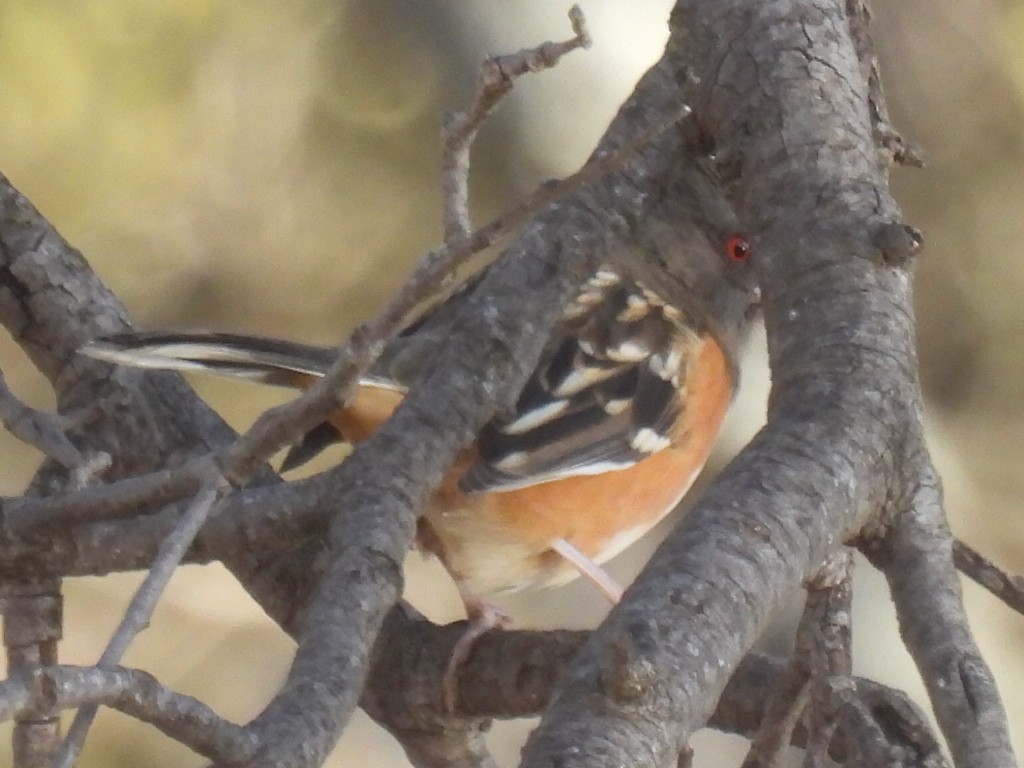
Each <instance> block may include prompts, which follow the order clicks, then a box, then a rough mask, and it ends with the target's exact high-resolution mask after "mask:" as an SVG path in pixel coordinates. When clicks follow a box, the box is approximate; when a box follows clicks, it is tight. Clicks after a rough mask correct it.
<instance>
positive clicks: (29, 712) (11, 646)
mask: <svg viewBox="0 0 1024 768" xmlns="http://www.w3.org/2000/svg"><path fill="white" fill-rule="evenodd" d="M0 586H2V592H0V610H2V613H3V630H4V632H3V639H4V650H5V651H6V654H7V674H8V676H9V677H19V676H21V677H24V676H29V675H32V674H34V673H35V672H36V671H37V670H39V669H40V668H41V667H45V666H47V665H50V664H55V663H56V662H57V648H58V642H59V640H60V638H61V633H62V631H63V607H64V602H63V598H62V596H61V594H60V582H59V581H57V580H55V579H29V578H22V579H19V580H18V581H17V582H4V583H3V584H2V585H0ZM0 703H2V699H0ZM59 743H60V718H59V717H58V716H57V715H56V714H54V713H52V712H48V711H40V710H38V709H31V708H30V709H23V710H21V711H19V712H17V713H16V714H15V717H14V733H13V753H14V754H13V757H14V761H13V762H14V767H15V768H35V766H42V765H48V764H49V762H50V758H51V757H52V756H53V754H54V752H55V750H56V748H57V745H58V744H59Z"/></svg>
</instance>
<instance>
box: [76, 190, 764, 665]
mask: <svg viewBox="0 0 1024 768" xmlns="http://www.w3.org/2000/svg"><path fill="white" fill-rule="evenodd" d="M668 215H669V214H668V213H665V216H664V217H663V219H662V220H661V221H660V222H659V221H652V222H650V224H651V226H650V231H651V232H653V234H651V235H650V243H651V245H650V248H649V249H648V251H649V254H648V255H649V259H648V263H649V264H653V267H652V268H651V269H647V270H646V271H645V270H644V269H638V270H629V269H623V268H622V266H621V265H620V264H618V263H608V264H601V265H600V266H599V267H598V268H597V269H596V270H595V271H594V272H593V273H592V274H591V276H590V277H589V279H587V280H586V281H585V282H584V283H583V284H582V286H581V287H580V289H579V290H578V292H577V293H576V294H575V296H574V297H573V298H572V299H571V300H570V301H569V302H568V304H567V305H566V306H565V307H564V308H563V310H562V313H561V317H560V319H559V320H558V322H557V323H556V325H555V327H554V328H553V330H552V332H551V334H550V338H549V339H548V341H547V343H546V345H545V347H544V351H543V353H542V355H541V357H540V360H539V362H538V364H537V366H536V368H535V370H534V371H533V372H532V374H531V375H530V377H529V379H528V380H527V382H526V384H525V386H524V387H523V389H522V391H521V393H520V394H519V396H518V399H517V401H516V403H515V406H514V408H512V409H511V411H510V412H502V413H498V414H496V415H495V416H494V418H493V419H492V420H491V421H490V422H489V423H487V424H486V425H485V426H484V428H483V429H482V430H481V431H480V433H479V434H478V436H477V438H476V440H475V443H474V444H473V445H472V446H471V447H470V448H469V449H468V450H466V451H465V452H464V453H463V454H462V455H461V456H460V457H459V459H458V460H457V461H456V463H455V465H454V467H453V468H452V469H451V471H450V472H449V474H448V475H447V477H446V478H445V480H444V481H443V483H442V485H441V487H440V488H439V489H438V490H437V492H436V493H435V495H434V497H433V498H432V500H431V501H430V502H429V503H428V504H427V506H426V508H425V509H424V510H422V513H421V517H420V520H419V524H418V528H417V536H416V539H417V544H418V546H419V547H420V548H422V549H423V550H425V551H426V552H428V553H430V554H432V555H434V556H436V557H437V558H438V559H440V561H441V563H442V564H443V565H444V566H445V568H446V569H447V571H448V572H449V573H450V574H451V575H452V577H453V579H454V581H455V583H456V586H457V587H458V590H459V593H460V595H461V597H462V600H463V602H464V604H465V606H466V611H467V615H468V616H469V619H470V629H469V630H467V633H466V635H465V637H464V638H463V640H461V641H460V645H459V646H458V647H457V650H456V651H455V652H454V653H453V661H452V664H451V665H450V666H451V667H457V666H458V663H460V662H461V661H462V660H463V659H464V658H465V656H466V655H467V654H468V652H469V649H470V648H471V646H472V643H473V642H475V639H476V638H477V637H479V636H480V635H481V634H482V633H483V632H486V631H488V630H489V629H491V628H493V627H495V626H500V625H503V624H504V623H506V622H507V617H506V616H505V614H504V613H503V612H502V611H501V609H499V608H497V607H496V606H494V605H493V604H492V603H491V602H490V596H492V595H496V594H501V593H507V592H515V591H520V590H525V589H534V588H542V587H549V586H555V585H559V584H564V583H566V582H569V581H571V580H573V579H574V578H576V577H577V576H582V577H584V578H585V579H587V580H589V581H590V582H592V583H593V584H594V585H595V586H596V588H597V589H598V590H599V591H600V592H601V593H602V594H603V595H604V596H605V597H606V598H608V600H609V601H610V602H612V603H616V602H618V600H619V599H620V598H621V596H622V588H621V587H620V586H619V585H618V584H617V583H616V582H615V581H614V580H613V579H612V578H611V577H610V576H609V575H608V574H607V573H606V572H605V570H604V569H603V568H602V567H601V566H602V564H603V563H605V562H607V561H608V560H609V559H611V558H612V557H614V556H615V555H617V554H618V553H620V552H621V551H622V550H624V549H625V548H626V547H628V546H629V545H630V544H632V543H633V542H635V541H636V540H637V539H639V538H640V537H641V536H642V535H643V534H645V533H646V532H648V531H649V530H650V529H651V528H653V527H654V526H655V525H656V524H657V523H658V522H659V521H661V520H662V519H663V518H664V517H665V516H666V515H667V514H668V513H669V512H671V511H672V510H673V509H674V508H675V507H676V506H677V505H678V503H679V502H680V501H681V499H682V498H683V496H684V495H685V494H686V492H687V491H688V490H689V489H690V487H691V485H692V484H693V482H694V480H695V478H696V477H697V475H698V474H699V473H700V471H701V469H702V468H703V467H704V464H705V462H706V461H707V458H708V456H709V454H710V452H711V449H712V446H713V445H714V442H715V439H716V437H717V435H718V432H719V429H720V426H721V424H722V421H723V419H724V417H725V414H726V411H727V410H728V407H729V404H730V402H731V401H732V399H733V396H734V393H735V391H736V387H737V383H738V378H739V362H738V356H739V351H740V348H741V345H742V342H743V339H744V337H745V336H746V334H747V330H748V329H749V327H750V325H751V324H752V322H753V319H754V316H755V313H756V311H757V308H758V305H759V298H760V293H759V289H758V287H757V284H756V278H755V270H754V269H753V268H752V264H751V259H750V258H749V256H750V246H749V245H748V243H747V241H746V239H745V238H744V237H743V236H742V235H741V234H739V233H738V232H737V229H736V227H737V225H736V221H735V217H734V215H733V214H732V213H731V209H728V210H726V209H724V208H723V207H722V206H721V205H717V204H713V203H712V202H708V200H707V199H702V200H700V201H699V205H696V206H695V209H694V212H691V214H690V217H689V219H688V220H687V219H685V218H684V223H683V224H682V225H680V224H679V223H678V221H676V222H675V223H673V225H672V227H669V226H668V225H667V224H666V223H665V222H667V221H668ZM677 218H678V217H677ZM478 283H479V280H478V279H476V280H473V279H471V280H470V281H469V282H468V283H466V285H464V286H463V287H462V289H461V290H459V291H457V292H456V293H455V294H454V295H453V296H450V297H448V298H447V299H446V300H442V301H441V302H439V303H438V304H437V305H436V306H434V307H432V308H430V309H428V310H427V311H426V312H425V314H424V315H423V316H422V317H420V318H419V319H417V320H415V321H414V322H413V323H412V324H411V325H410V326H409V327H407V328H406V329H405V330H404V331H403V332H402V333H400V334H399V335H398V336H397V337H396V338H395V339H394V340H393V341H392V342H391V343H390V344H389V345H388V347H387V348H386V349H385V351H384V354H383V355H382V356H381V358H380V360H378V362H377V364H375V365H374V366H373V367H372V368H371V370H370V372H369V373H368V374H367V375H366V376H365V377H364V378H363V379H362V380H361V382H360V386H359V387H358V388H357V391H356V392H355V394H354V395H353V397H352V398H351V399H350V401H349V402H347V403H346V404H345V405H344V406H343V407H342V408H341V409H339V410H338V411H337V412H336V413H334V414H333V415H332V416H330V418H329V419H328V420H327V421H325V422H324V423H322V424H320V425H319V426H317V427H315V428H314V429H313V430H311V431H310V432H309V433H307V434H306V435H305V437H303V438H302V439H301V440H300V442H298V443H297V444H296V445H295V446H293V447H292V448H291V450H290V452H289V453H288V455H287V456H286V458H285V460H284V463H283V465H282V471H287V470H290V469H293V468H295V467H296V466H298V465H300V464H302V463H304V462H306V461H308V460H309V459H311V458H312V457H313V456H315V455H316V454H317V453H319V452H320V451H321V450H323V449H324V448H325V447H327V446H328V445H330V444H331V443H332V442H337V441H339V440H340V441H345V442H348V443H352V444H356V443H359V442H361V441H363V440H365V439H367V438H368V437H369V436H370V435H372V434H373V432H374V431H375V430H376V429H377V427H378V426H379V425H380V424H382V423H383V422H384V420H386V419H387V417H388V416H389V415H390V414H391V412H392V411H393V410H394V408H395V407H396V406H397V405H398V403H399V402H400V401H401V399H402V397H403V396H404V395H405V393H406V392H407V391H408V388H409V387H410V386H411V385H412V384H413V383H414V379H415V378H416V376H417V374H418V372H419V370H420V369H421V368H422V366H423V363H422V362H421V361H422V360H423V359H429V358H431V357H432V355H431V354H430V351H431V347H432V345H434V344H436V343H439V338H440V337H443V336H444V332H443V322H442V323H441V326H440V327H441V328H442V332H441V333H435V334H434V336H433V337H432V336H431V331H430V325H431V322H432V321H435V320H436V319H437V318H438V317H442V318H443V317H444V315H445V313H446V312H447V311H448V310H449V308H450V307H451V306H452V304H453V303H454V302H455V301H457V300H458V299H459V298H460V297H465V296H466V295H467V294H468V293H470V292H471V291H472V290H473V289H474V288H475V287H476V285H477V284H478ZM424 339H427V340H428V343H426V344H424V343H423V340H424ZM422 347H426V348H427V353H426V354H422V349H421V348H422ZM410 350H414V351H415V353H411V352H410ZM81 351H82V352H83V353H84V354H86V355H88V356H90V357H93V358H98V359H101V360H105V361H107V362H112V363H117V364H121V365H126V366H133V367H137V368H151V369H152V368H156V369H173V370H179V371H198V372H203V373H210V374H216V375H219V376H226V377H229V378H235V379H242V380H248V381H254V382H257V383H261V384H271V385H279V386H288V387H296V388H300V389H301V388H304V387H308V386H309V385H310V384H311V383H312V382H313V381H315V380H316V379H317V378H318V377H321V376H323V375H324V373H325V372H326V371H327V369H328V368H329V367H330V366H331V364H332V362H333V360H334V358H335V355H336V349H334V348H327V347H318V346H311V345H307V344H301V343H297V342H292V341H285V340H280V339H272V338H266V337H260V336H249V335H239V334H229V333H218V332H200V333H190V332H153V331H144V332H126V333H120V334H116V335H112V336H108V337H105V338H100V339H97V340H95V341H93V342H91V343H89V344H87V345H86V346H85V347H84V348H83V349H82V350H81ZM410 360H412V361H414V362H413V363H410ZM456 657H458V658H456Z"/></svg>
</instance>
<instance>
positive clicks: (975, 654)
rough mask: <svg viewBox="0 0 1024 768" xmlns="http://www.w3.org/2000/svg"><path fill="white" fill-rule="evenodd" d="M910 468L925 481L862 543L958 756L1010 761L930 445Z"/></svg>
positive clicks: (973, 762) (962, 760) (963, 760)
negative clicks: (966, 600)
mask: <svg viewBox="0 0 1024 768" xmlns="http://www.w3.org/2000/svg"><path fill="white" fill-rule="evenodd" d="M909 471H912V472H914V473H916V474H917V476H918V477H920V478H921V483H920V485H919V486H918V487H917V488H916V489H915V490H913V491H911V495H910V496H909V497H908V498H907V500H906V501H905V502H904V503H903V504H898V505H897V506H896V508H895V510H894V513H895V519H894V520H893V521H892V522H891V524H890V525H889V526H888V527H887V528H885V529H884V530H883V531H881V532H878V533H877V534H876V535H875V536H873V537H872V538H870V539H867V540H866V541H865V542H863V544H862V546H861V549H862V551H863V552H864V553H865V554H866V555H867V556H868V557H869V558H870V559H871V562H872V563H874V564H875V565H876V566H877V567H878V568H879V569H880V570H881V571H882V572H883V573H885V577H886V579H888V581H889V587H890V589H891V590H892V597H893V600H894V602H895V603H896V614H897V617H898V618H899V623H900V634H901V636H902V637H903V640H904V642H905V643H906V645H907V649H908V650H909V651H910V655H911V656H912V657H913V658H914V661H915V663H916V664H917V666H918V669H919V670H920V671H921V677H922V678H923V679H924V681H925V684H926V685H927V687H928V695H929V697H930V698H931V702H932V707H933V708H934V710H935V715H936V717H937V718H938V721H939V726H940V727H941V728H942V732H943V733H944V734H945V736H946V740H947V742H948V743H949V748H950V751H951V752H952V754H953V761H954V763H955V764H956V765H958V766H968V765H969V766H993V767H994V766H1011V765H1013V764H1014V759H1013V752H1012V750H1011V748H1010V738H1009V730H1008V724H1007V722H1006V713H1005V710H1004V709H1003V705H1002V702H1001V701H1000V698H999V693H998V691H997V690H996V686H995V681H994V680H993V679H992V674H991V672H990V671H989V669H988V667H987V666H986V665H985V662H984V660H983V659H982V658H981V654H980V652H979V651H978V647H977V645H976V644H975V642H974V638H973V637H972V636H971V631H970V628H969V627H968V624H967V616H966V613H965V612H964V607H963V602H962V597H961V593H960V584H959V582H958V581H957V577H956V571H955V569H954V567H953V554H952V552H953V537H952V535H951V534H950V532H949V527H948V525H947V523H946V518H945V514H944V511H943V505H942V492H941V490H940V487H939V483H938V479H937V478H936V477H935V474H934V469H933V468H932V467H931V464H930V462H929V459H928V456H927V453H925V452H924V450H923V448H922V449H921V450H920V452H919V454H918V461H917V463H916V464H912V465H910V467H909V468H908V472H909Z"/></svg>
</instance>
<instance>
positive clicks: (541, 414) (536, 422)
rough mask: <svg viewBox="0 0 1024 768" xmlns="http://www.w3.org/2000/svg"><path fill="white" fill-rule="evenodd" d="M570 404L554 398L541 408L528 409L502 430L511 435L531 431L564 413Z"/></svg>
mask: <svg viewBox="0 0 1024 768" xmlns="http://www.w3.org/2000/svg"><path fill="white" fill-rule="evenodd" d="M568 406H569V401H568V400H552V401H551V402H550V403H545V404H544V405H542V406H540V407H539V408H534V409H533V410H531V411H526V412H525V413H523V414H522V415H521V416H519V417H518V418H517V419H515V421H511V422H509V423H508V424H506V425H504V426H503V427H502V428H501V431H502V432H505V433H507V434H510V435H521V434H523V433H524V432H529V431H530V430H531V429H534V428H535V427H539V426H540V425H541V424H544V423H546V422H548V421H550V420H551V419H553V418H554V417H555V416H557V415H558V414H560V413H562V411H564V410H565V409H566V408H567V407H568Z"/></svg>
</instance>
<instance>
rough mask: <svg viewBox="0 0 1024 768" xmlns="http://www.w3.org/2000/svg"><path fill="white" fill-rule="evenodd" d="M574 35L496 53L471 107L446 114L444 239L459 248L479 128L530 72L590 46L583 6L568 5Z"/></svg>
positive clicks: (483, 68)
mask: <svg viewBox="0 0 1024 768" xmlns="http://www.w3.org/2000/svg"><path fill="white" fill-rule="evenodd" d="M569 20H570V21H571V22H572V31H573V35H574V36H573V38H572V39H570V40H566V41H565V42H561V43H552V42H548V43H541V44H540V45H538V46H536V47H534V48H528V49H526V50H523V51H519V52H518V53H512V54H507V55H505V56H494V57H492V58H489V59H486V60H485V61H484V62H483V63H482V64H481V65H480V71H479V73H478V74H477V85H476V93H475V94H474V95H473V101H472V103H471V104H470V105H469V108H468V109H466V110H464V111H462V112H452V113H449V114H448V115H446V116H445V119H444V126H443V127H442V129H441V146H442V148H443V150H444V152H443V155H442V159H441V192H442V193H443V195H444V216H443V223H444V242H445V245H448V246H454V245H457V244H458V243H460V242H461V241H463V240H465V239H467V238H468V237H469V235H470V232H471V231H472V224H471V223H470V221H471V220H470V215H469V150H470V147H471V146H472V145H473V141H474V140H475V139H476V134H477V131H478V130H479V129H480V126H481V125H483V123H484V121H485V120H487V118H488V117H490V116H491V115H492V114H494V110H495V109H497V107H498V104H500V103H501V100H502V99H503V98H504V97H505V96H506V95H507V94H508V93H509V91H511V90H512V86H513V85H515V81H516V80H517V79H518V78H519V77H521V76H522V75H525V74H527V73H529V72H540V71H542V70H545V69H550V68H551V67H554V66H555V65H556V64H558V62H559V60H560V59H561V58H562V57H563V56H564V55H565V54H567V53H571V52H572V51H575V50H576V49H578V48H589V47H590V35H589V34H588V33H587V29H586V20H585V18H584V16H583V11H582V10H580V7H579V6H578V5H574V6H573V7H572V8H570V9H569Z"/></svg>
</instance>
